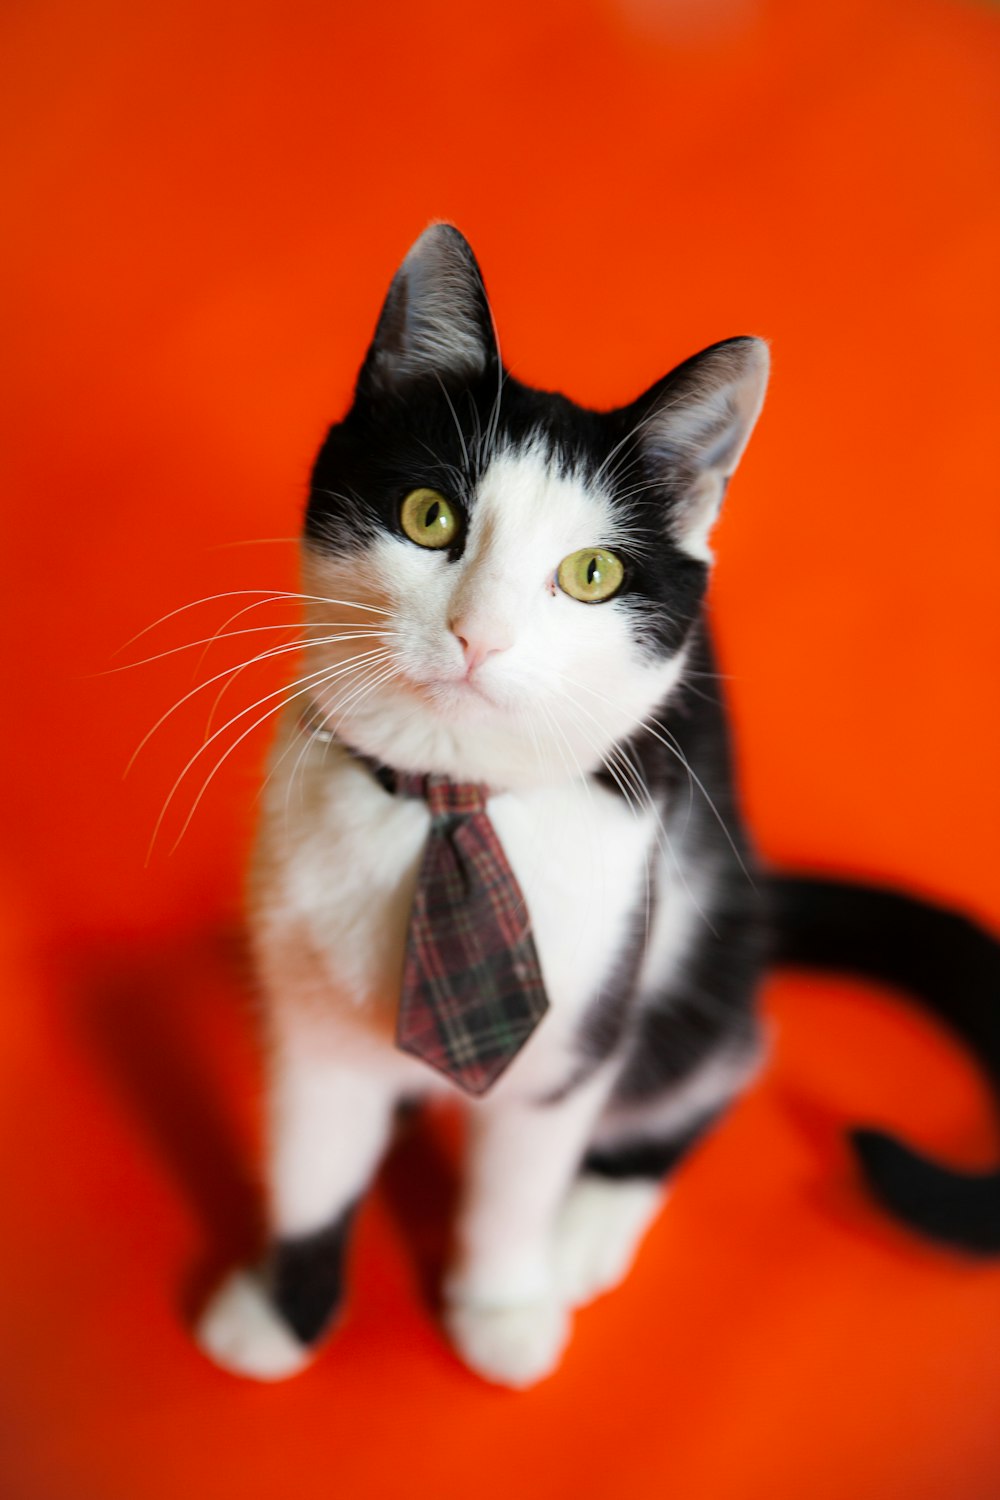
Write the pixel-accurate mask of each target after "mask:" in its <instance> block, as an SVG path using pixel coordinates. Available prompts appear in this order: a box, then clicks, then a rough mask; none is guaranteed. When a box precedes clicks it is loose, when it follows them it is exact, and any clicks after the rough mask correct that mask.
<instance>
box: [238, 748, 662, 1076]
mask: <svg viewBox="0 0 1000 1500" xmlns="http://www.w3.org/2000/svg"><path fill="white" fill-rule="evenodd" d="M273 764H274V767H275V771H274V773H273V775H272V779H271V781H270V783H269V786H268V793H267V811H266V817H265V820H264V828H263V836H262V840H261V849H260V856H259V859H258V864H257V872H256V879H255V891H254V902H253V908H254V910H253V925H254V930H255V937H256V942H257V947H258V956H259V959H260V962H261V967H262V971H263V977H264V979H265V983H266V985H267V987H268V989H269V991H270V992H271V1000H272V1003H275V1002H279V1003H280V1002H283V1001H284V999H285V998H286V996H287V998H288V999H289V1001H290V1002H292V1003H294V1000H295V998H296V995H295V994H294V993H293V994H289V993H288V992H289V990H291V991H293V992H298V998H300V999H302V1000H305V1001H306V1002H307V1003H308V1005H309V1007H310V1009H311V1010H312V1012H313V1014H315V1015H317V1016H318V1015H323V1016H325V1017H328V1018H329V1019H330V1021H331V1023H333V1024H334V1025H337V1024H338V1023H339V1024H340V1025H342V1026H344V1027H345V1028H346V1029H347V1030H348V1031H349V1032H350V1033H351V1034H352V1035H353V1036H354V1037H355V1038H356V1039H357V1040H360V1037H361V1035H362V1034H363V1033H367V1034H368V1035H369V1036H370V1037H371V1039H372V1040H375V1039H381V1040H382V1042H385V1041H387V1040H389V1039H390V1038H391V1031H392V1025H393V1019H394V1016H395V1010H396V1005H397V1001H398V995H399V988H400V980H401V975H402V969H403V956H404V950H405V941H406V932H407V924H408V920H409V912H410V907H411V904H412V899H413V891H414V886H415V882H416V878H417V872H418V869H419V864H420V859H421V855H422V851H423V847H424V843H425V840H426V837H427V833H428V828H429V814H428V811H427V808H426V806H425V805H424V804H423V803H422V802H421V801H419V800H416V799H410V798H402V797H392V796H390V795H388V794H387V793H386V792H385V790H384V789H383V788H382V787H381V786H380V785H379V784H378V782H377V781H376V780H375V779H374V777H373V776H372V774H371V773H370V771H369V770H368V769H367V768H366V767H365V766H363V765H361V764H359V763H358V762H357V761H355V760H354V759H353V758H352V757H351V756H349V755H348V754H346V753H345V752H344V751H342V750H341V749H340V748H339V747H336V746H326V745H324V744H322V743H321V742H318V741H315V742H307V741H304V740H303V738H302V735H301V731H299V730H298V729H297V727H296V726H295V725H294V723H289V725H287V726H286V730H285V732H284V733H283V735H282V736H281V737H280V739H279V742H278V745H277V747H276V751H275V756H274V762H273ZM488 810H489V814H490V818H491V820H492V822H493V825H494V827H495V829H496V831H497V834H498V836H499V838H500V841H501V843H502V844H503V847H504V850H505V852H506V855H507V858H508V860H509V861H510V864H511V867H512V869H513V871H514V874H515V876H516V877H517V880H518V883H519V884H520V886H521V889H522V891H523V893H524V896H525V899H526V901H527V905H528V909H529V912H530V916H531V922H532V929H533V933H534V938H535V943H536V946H537V949H538V954H539V959H540V962H541V966H542V972H543V975H544V978H545V984H546V990H547V992H548V996H549V1000H550V1006H551V1009H550V1012H549V1014H548V1015H547V1016H546V1018H545V1020H544V1022H543V1023H542V1025H541V1026H540V1028H539V1030H538V1032H537V1033H536V1035H535V1036H534V1037H533V1038H532V1040H531V1042H530V1043H529V1044H528V1046H527V1047H526V1048H525V1050H524V1052H523V1053H522V1055H521V1057H519V1058H518V1060H517V1061H516V1062H515V1064H514V1065H513V1066H512V1068H511V1070H510V1072H509V1074H508V1075H507V1076H506V1078H505V1079H504V1081H503V1082H502V1083H501V1084H500V1085H498V1088H497V1090H496V1091H495V1092H499V1090H500V1089H503V1090H504V1091H505V1092H509V1091H510V1090H512V1089H516V1090H517V1091H518V1092H520V1090H521V1089H524V1090H527V1091H530V1092H532V1093H537V1092H538V1091H539V1090H542V1091H544V1090H545V1089H547V1088H551V1087H556V1086H558V1084H559V1083H560V1082H561V1081H562V1080H563V1079H564V1078H565V1076H566V1072H567V1067H568V1066H569V1065H571V1061H572V1042H573V1038H574V1036H575V1034H576V1032H577V1028H578V1026H579V1022H580V1019H581V1017H582V1015H583V1013H584V1011H585V1010H586V1008H587V1007H588V1006H589V1005H590V1004H591V1003H592V1002H593V1001H594V1000H595V999H596V998H597V997H598V996H599V995H600V993H601V988H602V984H604V983H605V982H606V981H607V980H608V979H609V978H610V976H611V975H612V974H613V972H614V968H615V961H616V959H617V958H618V956H619V954H620V953H621V951H622V948H623V945H624V943H625V942H626V941H627V940H628V938H629V936H630V935H631V934H632V931H633V925H632V924H633V919H634V918H635V916H636V914H639V916H640V920H641V916H642V911H643V907H644V903H645V886H646V860H647V856H648V855H649V852H650V849H651V847H652V845H653V821H652V814H650V813H648V812H646V813H643V814H635V813H633V812H632V811H631V810H630V809H629V808H628V807H627V805H626V804H625V802H624V801H623V799H622V798H621V797H619V796H617V795H616V794H614V793H612V792H609V791H607V790H605V789H604V788H603V787H602V786H600V785H599V784H598V783H597V782H595V781H593V780H587V781H574V782H564V783H562V784H556V785H551V786H542V787H537V788H534V789H532V790H530V791H519V792H517V793H513V792H506V793H502V794H498V795H497V796H495V797H492V798H491V799H490V801H489V804H488ZM279 991H280V992H283V993H279ZM366 1050H367V1049H366ZM387 1062H388V1060H387ZM393 1065H398V1066H400V1067H402V1068H405V1069H406V1070H413V1069H416V1070H419V1071H418V1072H417V1073H416V1075H415V1076H414V1077H411V1078H410V1079H409V1083H410V1086H413V1084H414V1083H416V1082H417V1081H418V1080H419V1084H422V1085H427V1084H430V1083H433V1082H434V1077H433V1075H431V1074H430V1073H429V1070H427V1069H426V1068H424V1067H423V1065H422V1064H413V1063H412V1062H411V1060H410V1059H407V1058H404V1057H402V1056H401V1055H399V1054H395V1059H394V1064H393ZM424 1075H426V1076H424Z"/></svg>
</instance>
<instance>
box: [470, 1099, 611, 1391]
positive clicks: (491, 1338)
mask: <svg viewBox="0 0 1000 1500" xmlns="http://www.w3.org/2000/svg"><path fill="white" fill-rule="evenodd" d="M606 1092H607V1086H606V1084H605V1081H604V1079H603V1078H600V1077H599V1078H597V1079H593V1080H591V1081H590V1082H589V1083H587V1084H586V1085H582V1086H580V1087H579V1088H578V1089H576V1090H575V1091H574V1092H573V1093H572V1094H570V1095H569V1097H568V1098H566V1099H563V1100H560V1101H559V1102H558V1103H533V1102H528V1101H524V1100H514V1099H511V1100H502V1102H501V1100H498V1101H496V1102H492V1101H490V1102H486V1103H483V1104H480V1105H477V1106H476V1109H475V1110H474V1112H473V1116H472V1120H471V1123H470V1139H469V1149H468V1155H467V1164H466V1182H465V1189H464V1194H463V1201H462V1205H461V1208H460V1211H459V1217H458V1223H457V1229H456V1253H455V1258H454V1263H453V1265H452V1268H451V1271H450V1273H449V1276H448V1278H447V1281H446V1284H445V1324H446V1327H447V1330H448V1333H449V1336H450V1338H451V1341H452V1343H453V1344H454V1346H455V1349H456V1351H457V1353H458V1354H459V1356H460V1357H461V1358H462V1360H464V1362H465V1363H466V1364H467V1365H468V1366H469V1367H470V1368H471V1369H473V1370H475V1372H476V1373H477V1374H479V1375H481V1376H483V1377H484V1378H485V1379H486V1380H491V1381H494V1382H495V1383H497V1384H499V1385H507V1386H514V1387H518V1388H520V1387H524V1386H529V1385H533V1384H534V1383H535V1382H536V1381H538V1380H541V1379H543V1378H544V1377H545V1376H546V1375H550V1374H551V1373H552V1372H553V1370H555V1368H556V1366H557V1365H558V1363H559V1359H560V1357H561V1355H562V1352H563V1349H564V1347H565V1344H566V1341H567V1339H568V1337H569V1331H570V1312H569V1310H568V1308H567V1305H566V1300H565V1298H563V1297H562V1296H561V1295H560V1293H559V1290H558V1288H557V1286H556V1283H555V1279H554V1267H553V1254H552V1251H553V1236H554V1227H555V1223H556V1218H557V1215H558V1212H559V1208H560V1205H561V1203H562V1201H563V1198H564V1196H565V1194H566V1191H567V1188H568V1186H569V1184H570V1182H571V1181H572V1180H573V1177H574V1174H575V1172H576V1170H577V1167H578V1164H579V1161H580V1158H581V1156H582V1154H583V1151H584V1149H585V1147H586V1143H587V1140H588V1137H589V1134H590V1131H591V1129H592V1127H593V1123H594V1120H595V1118H596V1116H597V1114H598V1112H599V1110H600V1108H601V1105H602V1103H603V1100H604V1097H605V1094H606Z"/></svg>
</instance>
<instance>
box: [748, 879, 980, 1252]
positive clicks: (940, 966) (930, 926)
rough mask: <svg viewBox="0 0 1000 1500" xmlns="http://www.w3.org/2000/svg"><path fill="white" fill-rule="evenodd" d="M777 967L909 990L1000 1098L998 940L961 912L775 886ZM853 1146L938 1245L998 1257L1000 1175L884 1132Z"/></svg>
mask: <svg viewBox="0 0 1000 1500" xmlns="http://www.w3.org/2000/svg"><path fill="white" fill-rule="evenodd" d="M769 890H770V894H771V898H772V908H773V911H774V914H775V918H776V921H775V927H776V934H775V936H776V943H777V950H776V955H775V956H776V957H777V959H778V961H779V962H784V963H790V964H802V965H804V966H807V967H810V968H821V969H839V970H841V971H844V970H847V971H851V972H854V973H857V974H862V975H865V976H867V977H869V978H871V979H875V980H881V981H884V982H886V983H888V984H892V985H894V986H899V987H902V988H904V989H907V990H910V991H912V992H913V993H914V994H915V995H917V996H918V997H919V998H920V999H921V1000H923V1001H924V1002H925V1003H926V1004H927V1005H928V1006H929V1007H930V1009H931V1010H932V1011H933V1012H934V1014H935V1015H936V1016H938V1017H939V1018H940V1019H941V1020H942V1021H944V1022H945V1023H946V1024H947V1025H948V1026H949V1027H950V1028H951V1029H952V1030H954V1031H955V1032H957V1034H958V1035H959V1036H960V1037H961V1038H962V1040H963V1041H964V1042H966V1043H967V1044H968V1045H969V1046H970V1047H971V1048H972V1050H973V1051H974V1052H975V1054H976V1056H977V1058H978V1059H979V1061H980V1063H981V1064H982V1066H983V1067H984V1069H985V1070H986V1072H987V1074H988V1076H989V1078H990V1081H991V1083H992V1085H993V1088H994V1091H995V1092H996V1094H997V1096H998V1097H1000V944H998V942H997V941H996V939H995V938H993V937H991V936H990V934H989V933H987V932H986V931H984V929H983V928H981V927H978V926H976V924H975V923H974V922H971V921H969V920H968V918H966V917H962V916H959V915H958V914H957V913H956V912H951V911H944V910H942V909H941V908H939V907H935V906H931V905H928V904H927V903H926V902H923V901H919V900H915V899H914V898H912V897H909V896H902V895H898V894H896V893H895V892H893V891H888V890H879V889H875V888H874V887H870V886H862V885H841V884H840V883H839V882H837V881H832V880H819V879H811V878H805V877H803V878H799V877H797V876H776V877H774V878H773V879H771V880H770V881H769ZM851 1140H852V1142H853V1145H854V1147H855V1149H856V1151H857V1153H858V1156H859V1157H860V1160H861V1166H862V1168H863V1171H864V1174H865V1177H866V1178H867V1180H868V1183H869V1185H870V1186H871V1188H872V1190H873V1192H874V1193H875V1195H876V1197H878V1198H879V1199H880V1200H881V1201H882V1202H883V1203H884V1204H885V1205H886V1207H887V1208H889V1209H890V1210H891V1211H892V1212H893V1213H894V1214H896V1215H897V1216H898V1217H899V1218H901V1219H903V1220H905V1222H906V1223H907V1224H912V1225H913V1226H914V1228H916V1229H919V1230H922V1231H923V1233H924V1234H927V1235H930V1236H931V1237H932V1238H934V1239H936V1240H941V1241H943V1242H945V1243H946V1244H949V1245H954V1246H956V1247H958V1248H960V1249H962V1250H971V1251H976V1252H979V1253H980V1254H995V1253H997V1252H1000V1169H998V1170H997V1171H992V1172H959V1171H955V1170H953V1169H952V1168H950V1167H945V1166H941V1165H940V1164H939V1163H937V1162H934V1161H930V1160H928V1159H927V1158H926V1157H923V1156H920V1155H919V1154H918V1153H917V1152H915V1151H911V1150H910V1148H909V1147H908V1146H905V1145H903V1143H902V1142H901V1141H897V1140H895V1139H894V1138H893V1137H892V1136H890V1135H886V1134H885V1133H884V1132H883V1131H881V1130H865V1129H861V1130H853V1131H852V1132H851Z"/></svg>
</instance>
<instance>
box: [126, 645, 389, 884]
mask: <svg viewBox="0 0 1000 1500" xmlns="http://www.w3.org/2000/svg"><path fill="white" fill-rule="evenodd" d="M375 654H376V653H375V652H371V653H364V652H362V653H359V655H358V656H356V657H353V658H352V659H351V661H350V662H348V663H346V664H342V665H339V666H334V667H330V666H326V667H321V668H319V670H318V671H315V672H308V673H306V675H305V676H303V677H298V678H296V679H295V681H294V682H293V683H291V684H290V685H286V686H284V687H280V688H278V689H277V690H276V691H275V692H272V693H265V694H264V696H263V697H262V698H258V699H257V701H256V703H251V704H250V706H249V707H248V708H244V709H241V710H240V712H239V713H237V714H234V715H233V717H232V718H231V719H229V720H228V721H227V722H226V723H225V724H223V725H222V726H221V728H219V729H217V730H216V731H215V733H214V734H213V735H212V736H211V737H210V738H209V739H207V740H206V741H205V743H204V744H203V745H199V747H198V749H197V750H196V751H195V752H194V754H193V755H192V756H191V758H190V759H189V760H188V762H187V764H186V765H185V767H184V769H183V770H182V771H181V773H180V775H179V776H178V777H177V779H176V781H175V782H174V784H173V786H172V787H171V788H170V791H169V792H168V794H167V799H166V801H165V802H164V804H163V806H162V808H161V809H160V815H159V817H158V818H157V820H156V826H155V828H154V829H153V836H152V838H151V839H150V843H149V853H152V849H153V845H154V844H155V842H156V838H157V835H158V834H159V831H160V828H161V827H162V825H163V819H164V818H165V817H166V814H167V811H168V809H169V807H170V806H171V803H172V802H173V799H174V797H175V795H176V793H177V790H178V788H179V787H180V785H181V782H182V781H183V780H184V778H185V776H186V775H187V774H188V772H189V771H190V770H191V768H192V767H193V766H194V765H195V764H196V762H197V761H198V760H199V759H200V758H201V756H202V755H204V753H205V751H206V750H207V749H208V747H209V745H211V744H213V743H214V741H215V740H217V739H218V738H219V736H220V735H222V734H225V732H226V730H227V729H231V728H232V726H233V725H234V724H236V723H237V722H238V721H239V720H240V719H243V718H245V717H246V715H247V714H250V713H253V711H254V709H256V708H259V707H260V706H261V704H262V703H268V702H270V701H271V699H273V698H278V699H279V700H281V701H279V702H278V703H277V704H275V705H274V707H272V708H269V709H268V710H267V712H266V713H264V714H262V715H261V716H260V718H258V719H255V720H254V722H253V723H252V724H251V725H250V726H249V728H247V729H245V730H243V731H242V733H241V734H239V735H238V736H237V738H236V739H235V740H234V741H233V743H232V744H231V745H230V746H228V748H227V749H226V750H225V752H224V753H223V754H222V755H221V756H220V758H219V760H218V761H217V762H216V764H215V767H214V769H213V770H212V772H211V774H210V775H209V777H208V779H207V780H206V781H205V782H204V783H203V785H202V788H201V791H200V792H199V793H198V795H197V797H196V798H195V800H194V803H193V804H192V807H191V810H190V812H189V813H188V815H187V817H186V818H185V820H184V825H183V827H182V828H181V831H180V833H179V834H178V835H177V838H176V840H175V842H174V844H173V846H172V848H171V850H170V853H171V854H173V852H174V850H175V849H176V848H177V845H178V844H179V843H180V841H181V839H182V838H183V837H184V834H185V833H186V832H187V829H188V827H189V826H190V823H191V819H192V818H193V817H194V815H195V812H196V811H197V809H198V805H199V803H200V802H201V799H202V797H203V796H204V795H205V792H206V790H207V789H208V786H209V783H210V782H211V781H212V779H213V778H214V777H215V775H216V774H217V773H218V771H219V770H220V769H221V768H222V766H223V765H224V764H225V762H226V761H227V760H228V759H229V757H230V755H232V753H233V751H234V750H235V749H236V748H237V746H238V745H241V744H242V743H243V741H244V740H245V739H246V737H247V735H249V734H252V733H253V731H254V730H255V729H256V728H257V727H258V726H259V725H260V724H263V723H264V722H265V721H266V720H267V719H269V718H272V717H273V715H274V714H275V713H277V712H278V711H279V710H280V709H281V708H283V707H287V705H288V704H289V703H293V702H294V701H295V699H296V698H301V697H304V696H305V694H306V693H308V692H312V691H313V689H314V688H315V687H318V686H319V685H320V682H321V681H332V680H334V679H335V678H336V677H337V676H339V675H340V674H341V673H342V672H345V671H349V670H350V669H351V667H352V666H353V665H354V663H355V662H357V661H359V660H361V659H362V657H363V656H365V655H375ZM292 689H295V691H292ZM286 694H287V695H288V696H287V697H285V695H286ZM147 859H148V855H147Z"/></svg>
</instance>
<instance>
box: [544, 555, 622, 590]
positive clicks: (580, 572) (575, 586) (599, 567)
mask: <svg viewBox="0 0 1000 1500" xmlns="http://www.w3.org/2000/svg"><path fill="white" fill-rule="evenodd" d="M556 576H557V578H558V579H559V587H560V588H561V589H562V590H563V592H564V593H567V594H569V595H570V596H571V597H572V598H574V599H579V600H580V601H581V603H583V604H601V603H602V602H603V601H604V600H605V599H610V598H611V595H612V594H617V592H618V590H619V589H620V588H621V586H622V580H623V579H624V577H625V569H624V567H623V566H622V563H621V559H620V558H617V557H616V556H615V554H614V553H613V552H605V551H604V550H603V549H602V548H600V547H584V549H583V551H582V552H571V553H570V555H569V557H564V558H563V560H562V562H561V563H560V564H559V572H558V573H557V575H556Z"/></svg>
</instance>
